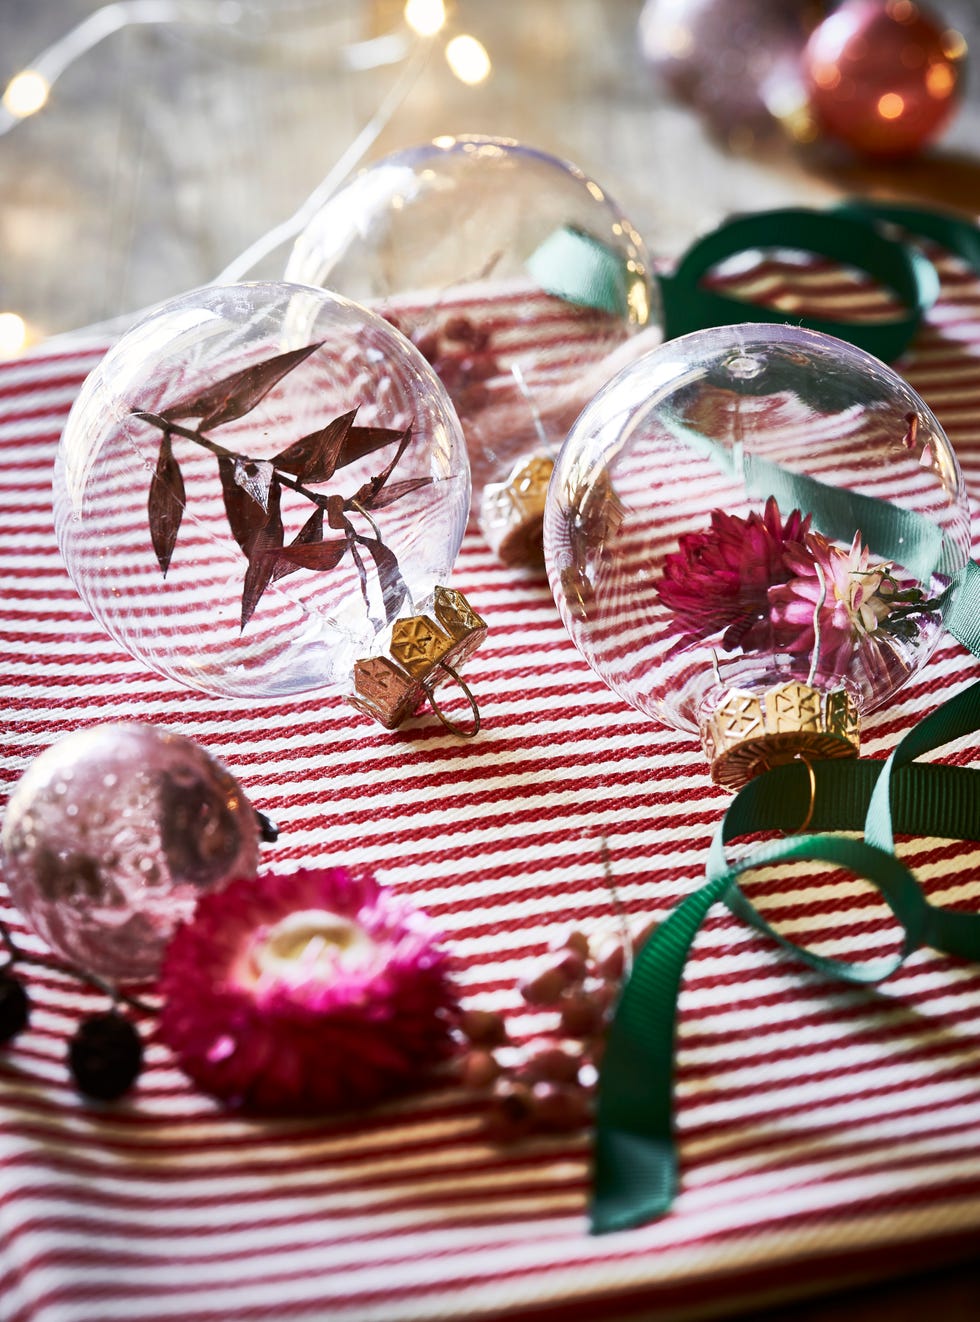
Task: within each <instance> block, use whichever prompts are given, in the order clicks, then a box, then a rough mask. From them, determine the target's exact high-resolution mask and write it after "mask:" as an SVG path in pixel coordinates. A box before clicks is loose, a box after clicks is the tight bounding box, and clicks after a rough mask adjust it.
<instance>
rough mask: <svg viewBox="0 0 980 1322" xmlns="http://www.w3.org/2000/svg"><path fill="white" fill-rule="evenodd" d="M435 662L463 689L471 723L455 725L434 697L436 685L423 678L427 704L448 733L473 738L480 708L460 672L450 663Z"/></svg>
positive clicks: (478, 722) (476, 731) (476, 730)
mask: <svg viewBox="0 0 980 1322" xmlns="http://www.w3.org/2000/svg"><path fill="white" fill-rule="evenodd" d="M436 664H437V665H438V666H439V668H440V669H441V670H444V671H445V672H446V674H447V675H449V677H450V678H451V679H454V680H455V681H456V683H457V685H458V686H459V687H460V688H461V689H462V690H463V694H464V696H465V697H466V701H467V702H468V703H469V704H470V711H471V712H472V713H473V724H472V726H471V727H470V728H468V729H467V727H466V726H463V725H457V723H456V722H455V721H453V720H450V718H449V717H448V716H447V715H446V713H445V712H444V711H443V710H442V708H441V707H440V706H439V704H438V703H437V702H436V697H435V688H436V686H435V685H434V684H428V683H426V682H425V681H424V680H423V681H422V687H423V689H425V696H426V697H427V698H428V699H429V706H430V707H431V708H432V710H433V711H434V712H435V714H436V716H438V718H439V720H440V721H441V722H442V724H443V725H444V726H445V727H446V729H447V730H448V731H449V732H450V734H455V735H458V736H459V737H460V739H473V738H474V737H475V736H476V735H478V734H479V733H480V708H479V706H478V705H477V701H476V698H475V697H474V696H473V692H472V690H471V689H470V688H469V686H468V685H467V683H466V681H465V680H464V679H463V677H462V676H461V675H460V673H459V672H458V671H457V670H455V669H454V668H453V667H452V666H451V665H449V664H448V662H446V661H438V662H437V663H436Z"/></svg>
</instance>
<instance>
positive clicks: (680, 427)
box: [544, 325, 970, 784]
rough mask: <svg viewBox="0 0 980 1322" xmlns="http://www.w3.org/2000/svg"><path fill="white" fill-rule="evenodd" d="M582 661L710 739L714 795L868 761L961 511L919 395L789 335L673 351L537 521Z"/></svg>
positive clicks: (645, 368) (636, 388)
mask: <svg viewBox="0 0 980 1322" xmlns="http://www.w3.org/2000/svg"><path fill="white" fill-rule="evenodd" d="M544 532H545V554H546V558H547V564H548V573H549V577H550V580H551V586H552V590H553V592H554V595H555V599H556V601H557V603H558V607H559V610H560V612H561V615H562V618H563V620H564V622H565V624H566V626H567V628H568V630H569V632H570V634H571V636H572V638H573V640H574V641H575V643H576V645H577V646H578V648H579V649H580V651H581V652H582V653H583V655H584V656H585V657H586V659H587V660H588V661H589V662H590V663H591V665H592V666H593V667H594V668H595V669H596V670H597V671H598V673H599V674H600V675H601V676H602V677H603V678H604V679H605V680H606V682H607V683H608V684H609V685H610V686H611V687H612V688H613V689H614V690H615V691H616V692H617V693H619V694H620V695H621V696H622V697H623V698H624V699H625V700H626V701H627V702H629V703H631V704H632V705H633V706H634V707H636V708H638V709H639V710H640V711H643V712H645V713H647V715H649V716H651V717H653V718H654V719H656V720H658V721H661V722H663V723H664V724H666V725H671V726H674V727H677V728H680V729H685V730H691V731H699V732H700V734H701V737H702V742H703V744H704V747H705V750H706V754H707V756H708V758H709V760H710V761H711V762H712V769H713V774H714V777H715V779H716V780H718V781H721V782H723V783H727V784H737V783H740V782H741V781H742V780H744V779H747V778H748V777H749V776H751V775H752V774H755V772H756V771H758V770H761V769H764V768H765V767H766V766H768V765H772V764H774V763H775V762H778V761H785V760H787V759H789V758H793V757H798V756H814V757H827V756H836V755H849V754H852V753H854V752H856V748H857V736H858V723H859V719H860V716H861V714H862V713H863V712H866V711H869V710H871V709H872V708H874V707H877V706H878V705H880V704H881V703H882V702H884V701H886V700H887V699H888V698H889V697H890V695H891V694H893V693H894V692H895V691H896V690H897V689H898V688H899V686H900V685H901V684H903V683H904V682H905V680H906V679H908V677H909V676H910V675H911V674H912V673H913V672H914V671H916V670H917V669H918V668H919V667H920V666H921V665H922V664H923V662H924V661H925V660H926V659H927V657H928V656H929V655H930V653H931V652H932V650H933V648H934V647H935V645H936V642H937V640H938V638H939V636H940V633H941V630H942V623H943V618H944V616H945V615H946V614H947V612H948V611H949V609H950V607H951V604H952V601H953V599H954V597H955V594H956V591H957V588H958V583H959V578H960V575H961V574H962V571H963V569H964V566H965V565H966V563H967V560H968V558H969V548H970V533H969V513H968V506H967V497H966V492H965V489H964V485H963V481H962V478H961V475H960V471H959V468H958V465H957V462H956V459H955V456H954V455H953V452H952V450H951V448H950V445H949V442H948V440H947V438H946V436H945V434H944V432H943V430H942V428H941V427H940V425H939V423H938V421H937V420H936V418H935V416H934V415H933V413H932V412H931V411H930V410H929V408H928V407H927V406H926V404H925V403H924V402H923V400H922V399H921V398H920V397H919V396H918V395H917V394H916V393H915V391H913V390H912V389H911V388H910V387H909V386H908V385H907V384H906V383H905V382H904V381H903V380H902V379H901V378H900V377H899V376H898V375H897V373H895V372H894V371H892V370H891V369H890V368H888V367H886V366H885V365H884V364H883V363H881V362H879V361H878V360H877V359H875V358H873V357H871V355H869V354H867V353H865V352H863V351H862V350H860V349H857V348H855V347H854V346H852V345H849V344H845V343H844V342H842V341H839V340H836V339H834V338H832V337H830V336H826V335H821V334H819V333H816V332H812V331H805V330H801V329H798V328H796V327H792V326H771V325H766V326H757V325H744V326H729V327H721V328H717V329H712V330H705V331H698V332H695V333H694V334H692V335H686V336H682V337H681V338H680V339H677V340H673V341H670V342H668V343H666V344H664V345H663V346H661V347H660V348H658V349H655V350H653V352H651V353H649V354H647V355H645V356H644V357H643V358H641V359H639V360H638V361H637V362H636V363H634V364H633V365H632V366H630V367H628V368H626V369H625V370H624V371H623V372H621V373H620V374H619V376H618V377H617V378H616V379H615V380H614V381H612V382H610V383H609V385H608V386H607V387H606V388H605V389H604V390H603V391H602V392H600V394H599V395H598V396H597V397H596V398H595V399H594V400H593V401H592V403H591V404H590V405H589V406H588V407H587V408H586V410H585V411H584V412H583V414H582V416H581V417H580V418H579V420H578V421H577V423H576V424H575V426H574V428H573V429H572V431H571V433H570V435H569V437H568V440H567V441H566V443H565V446H564V448H563V450H562V452H561V455H560V457H559V460H558V464H557V466H556V470H555V477H554V480H553V482H552V488H551V493H550V496H549V504H548V509H547V512H546V517H545V530H544Z"/></svg>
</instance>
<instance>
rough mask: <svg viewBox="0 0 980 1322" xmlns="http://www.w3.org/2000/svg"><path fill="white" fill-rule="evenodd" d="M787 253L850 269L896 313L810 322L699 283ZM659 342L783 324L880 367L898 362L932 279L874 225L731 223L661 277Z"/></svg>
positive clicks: (797, 219)
mask: <svg viewBox="0 0 980 1322" xmlns="http://www.w3.org/2000/svg"><path fill="white" fill-rule="evenodd" d="M767 248H768V249H773V248H775V249H779V248H782V249H792V250H794V251H800V252H806V253H811V254H814V255H817V256H820V257H829V258H831V259H832V260H834V261H836V262H840V263H841V264H843V265H846V266H850V267H853V268H857V269H858V270H860V271H863V272H864V273H865V274H867V275H869V276H871V277H872V278H873V279H874V280H876V281H877V282H878V283H879V284H880V285H883V286H884V287H885V288H886V289H888V290H889V291H890V292H891V293H892V295H893V296H894V298H895V299H896V300H897V302H898V304H899V305H900V306H899V309H898V310H897V311H895V312H892V313H890V314H888V315H887V316H885V317H882V318H881V319H880V320H876V321H847V320H842V319H840V318H829V317H815V316H812V315H810V314H809V313H804V314H801V313H799V312H795V311H794V312H791V311H788V310H785V309H782V308H778V307H773V306H770V305H765V304H762V305H760V304H757V303H754V302H749V301H747V300H746V299H742V298H736V297H733V296H732V295H730V294H722V293H720V292H719V291H718V290H716V289H711V288H710V287H708V286H707V285H706V284H705V283H704V279H705V276H707V274H708V273H709V272H710V271H711V270H712V269H714V268H715V267H717V266H718V265H719V264H720V263H722V262H724V261H727V260H728V259H729V258H731V257H734V256H738V255H741V254H743V253H746V252H751V251H754V250H758V249H767ZM660 291H661V297H662V299H663V305H664V336H665V338H666V339H674V338H675V337H676V336H678V335H685V334H687V333H688V332H689V331H694V330H701V329H703V328H704V327H705V326H730V325H736V324H737V323H739V322H745V321H772V322H786V323H790V324H792V325H804V326H807V327H808V328H809V329H810V330H817V331H823V332H824V333H825V334H828V335H836V336H837V337H838V338H839V339H844V340H849V341H851V343H853V344H856V345H858V346H859V347H860V348H862V349H866V350H867V351H868V352H869V353H873V354H874V355H875V356H876V357H878V358H882V359H884V360H885V361H891V360H893V359H895V358H898V357H899V355H900V354H901V353H902V352H903V350H904V349H905V347H906V346H907V345H908V343H909V341H910V340H911V339H912V337H913V336H914V335H915V332H916V331H917V329H918V327H919V324H920V323H921V321H922V318H923V316H924V315H925V314H926V312H927V311H928V310H929V308H930V307H932V305H933V303H935V301H936V299H937V297H938V296H939V277H938V276H937V274H936V269H935V267H934V266H933V265H932V263H931V262H930V261H929V260H928V259H927V258H926V257H925V256H924V254H923V253H921V252H920V251H919V250H918V248H915V247H913V246H911V245H909V244H906V243H902V242H900V241H898V240H895V239H891V238H889V237H888V236H887V235H886V234H885V233H884V232H883V230H882V229H881V227H880V226H879V225H878V224H877V223H876V222H875V219H874V217H871V216H869V215H864V214H859V213H857V212H854V213H849V212H843V211H840V212H829V211H817V210H811V209H808V208H804V207H794V208H786V209H784V210H777V211H761V212H757V213H755V214H752V215H747V216H736V217H734V218H733V219H731V220H728V221H726V222H725V223H724V224H722V225H719V226H718V228H717V229H715V230H712V231H711V233H710V234H707V235H705V237H704V238H702V239H700V240H698V241H697V242H696V243H694V244H693V245H692V246H691V247H690V248H689V249H688V250H687V252H686V253H685V254H684V256H683V257H682V258H681V260H680V262H679V263H678V265H677V267H676V269H675V270H674V272H673V274H671V275H668V276H661V278H660Z"/></svg>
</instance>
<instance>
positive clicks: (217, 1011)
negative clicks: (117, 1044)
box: [159, 868, 458, 1114]
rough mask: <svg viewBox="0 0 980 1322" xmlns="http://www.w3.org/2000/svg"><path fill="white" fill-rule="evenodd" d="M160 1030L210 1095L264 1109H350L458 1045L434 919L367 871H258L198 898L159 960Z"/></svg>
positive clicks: (414, 1077)
mask: <svg viewBox="0 0 980 1322" xmlns="http://www.w3.org/2000/svg"><path fill="white" fill-rule="evenodd" d="M159 989H160V993H161V996H162V998H163V1007H162V1010H161V1015H160V1030H159V1031H160V1036H161V1038H162V1040H163V1041H164V1042H165V1043H166V1044H167V1045H168V1046H169V1047H170V1048H171V1050H172V1051H173V1052H174V1054H175V1056H176V1058H177V1061H178V1063H179V1064H180V1066H181V1068H182V1069H183V1070H185V1071H186V1073H187V1074H189V1075H190V1077H191V1078H192V1079H193V1080H194V1082H195V1083H197V1084H198V1085H199V1086H200V1087H201V1088H202V1089H203V1090H204V1091H206V1092H208V1093H211V1094H213V1095H214V1096H216V1097H219V1098H221V1099H222V1100H223V1101H225V1102H226V1103H228V1104H230V1105H233V1106H236V1107H241V1108H243V1109H247V1110H250V1111H260V1112H277V1113H280V1114H283V1113H293V1114H299V1113H317V1112H325V1111H337V1110H347V1109H349V1108H352V1107H359V1106H364V1105H367V1104H370V1103H372V1102H375V1101H377V1100H378V1099H380V1098H382V1097H384V1096H386V1095H388V1094H390V1093H392V1092H394V1091H396V1090H399V1089H401V1088H404V1087H406V1086H408V1085H410V1084H412V1083H415V1082H420V1081H421V1080H422V1079H424V1077H425V1075H426V1074H427V1073H428V1072H429V1071H430V1070H431V1068H432V1067H433V1066H434V1065H435V1064H436V1063H437V1062H439V1061H441V1060H443V1059H445V1058H446V1057H447V1056H448V1055H449V1054H450V1053H451V1051H452V1050H453V1039H452V1028H453V1025H454V1023H455V1020H456V1016H457V1009H458V1003H457V997H456V992H455V989H454V987H453V985H452V981H451V979H450V976H449V957H448V955H447V954H446V953H445V951H443V950H442V949H441V948H440V947H439V945H438V944H437V938H436V936H435V934H434V932H433V931H432V929H431V927H430V925H429V923H428V920H427V919H426V918H425V917H424V915H422V914H420V913H419V912H418V911H417V910H414V909H412V908H411V907H410V906H409V905H408V904H407V903H406V902H405V901H403V900H400V899H399V898H398V897H397V896H395V895H394V894H393V893H392V892H391V891H388V890H386V889H384V888H383V887H381V886H379V884H378V883H377V882H376V881H375V880H374V878H373V877H371V876H368V875H357V876H354V875H351V874H350V873H348V872H347V871H346V870H344V869H342V868H328V869H322V870H305V871H300V872H296V873H292V874H286V875H268V874H267V875H265V876H260V877H258V878H256V879H255V880H254V881H236V882H232V884H231V885H229V886H227V887H226V888H225V889H224V890H222V891H220V892H217V893H214V894H209V895H205V896H203V897H202V898H201V900H200V901H199V902H198V906H197V910H196V912H195V916H194V918H193V919H192V921H191V922H189V923H186V924H184V925H183V926H182V927H180V928H178V930H177V932H176V933H175V934H174V936H173V937H172V938H171V941H170V943H169V946H168V948H167V952H166V955H165V957H164V962H163V968H162V971H161V975H160V982H159Z"/></svg>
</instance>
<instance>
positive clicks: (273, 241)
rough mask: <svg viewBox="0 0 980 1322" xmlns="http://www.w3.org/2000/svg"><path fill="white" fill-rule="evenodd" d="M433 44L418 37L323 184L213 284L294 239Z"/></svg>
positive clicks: (406, 88) (382, 124)
mask: <svg viewBox="0 0 980 1322" xmlns="http://www.w3.org/2000/svg"><path fill="white" fill-rule="evenodd" d="M432 45H433V41H432V38H431V37H419V38H418V39H417V40H416V42H415V44H414V49H413V50H412V51H411V54H410V55H409V58H408V59H407V60H406V62H405V65H404V67H403V68H402V70H401V72H400V73H399V75H398V77H397V78H396V79H395V82H394V83H393V84H392V86H391V87H390V88H389V90H388V93H387V95H386V96H385V97H384V98H383V99H382V101H381V103H380V104H379V106H378V108H377V109H376V110H375V112H374V114H373V115H372V116H371V118H370V119H369V120H368V121H367V123H366V124H365V125H364V126H363V128H362V129H361V130H360V132H359V133H358V134H357V136H356V137H355V138H354V140H353V141H352V142H351V143H350V145H349V146H348V147H347V148H345V150H344V151H343V152H342V153H341V154H340V156H339V157H338V158H337V160H336V162H335V163H334V165H332V166H331V168H330V169H329V170H328V172H327V174H326V175H325V176H324V178H323V179H322V181H321V182H320V183H319V184H318V185H317V187H316V188H315V189H314V190H313V192H312V193H310V195H309V197H307V198H306V200H305V201H304V202H303V203H301V205H300V206H299V207H298V208H297V209H296V210H295V211H294V212H293V214H292V215H291V216H290V217H289V218H288V219H287V220H284V221H281V222H280V223H279V224H278V225H275V226H273V228H272V229H271V230H267V231H266V233H265V234H263V235H261V237H259V238H258V239H256V240H255V242H254V243H251V244H250V245H249V246H248V247H247V248H246V249H245V251H244V252H243V253H240V254H239V256H238V257H236V258H235V259H234V261H232V262H229V263H228V265H227V266H226V267H225V268H224V270H223V271H221V272H220V273H219V274H218V275H217V276H215V278H214V280H212V281H211V283H212V284H215V285H227V284H237V283H238V282H239V281H241V280H243V279H244V278H245V276H246V275H248V273H249V272H250V271H251V270H252V269H253V268H254V267H255V266H257V265H258V263H259V262H260V261H262V260H263V259H264V258H265V257H268V256H269V255H270V254H271V253H273V252H275V251H276V249H277V248H281V247H282V246H283V244H285V243H288V242H289V240H290V239H295V238H296V236H297V235H298V234H299V233H300V232H301V231H302V230H303V229H304V228H305V226H306V225H307V223H308V222H309V221H310V220H312V218H313V217H314V216H315V215H316V213H317V212H318V211H319V210H320V208H321V207H322V206H323V204H324V203H325V202H326V201H327V199H328V198H329V197H331V196H332V195H333V194H334V193H335V192H336V191H337V189H338V188H339V187H340V185H341V184H342V183H343V182H344V181H345V180H346V179H347V178H349V176H350V175H351V174H352V173H353V171H354V170H355V169H356V167H357V166H358V165H359V164H360V162H361V161H362V160H363V159H364V157H365V156H366V155H367V153H368V152H369V151H370V150H371V148H372V146H373V145H374V143H375V142H377V140H378V138H379V137H380V136H381V134H382V133H383V132H384V129H385V128H386V127H387V125H388V124H389V123H390V122H391V120H392V118H393V117H394V115H395V113H396V112H397V110H398V108H399V106H400V105H401V104H402V102H403V101H404V100H405V98H406V97H407V96H408V94H409V92H411V90H412V88H413V87H414V86H415V84H416V83H417V82H418V80H419V78H420V77H421V76H422V73H423V71H424V69H425V67H426V65H427V64H428V62H429V57H430V55H431V54H432Z"/></svg>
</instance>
